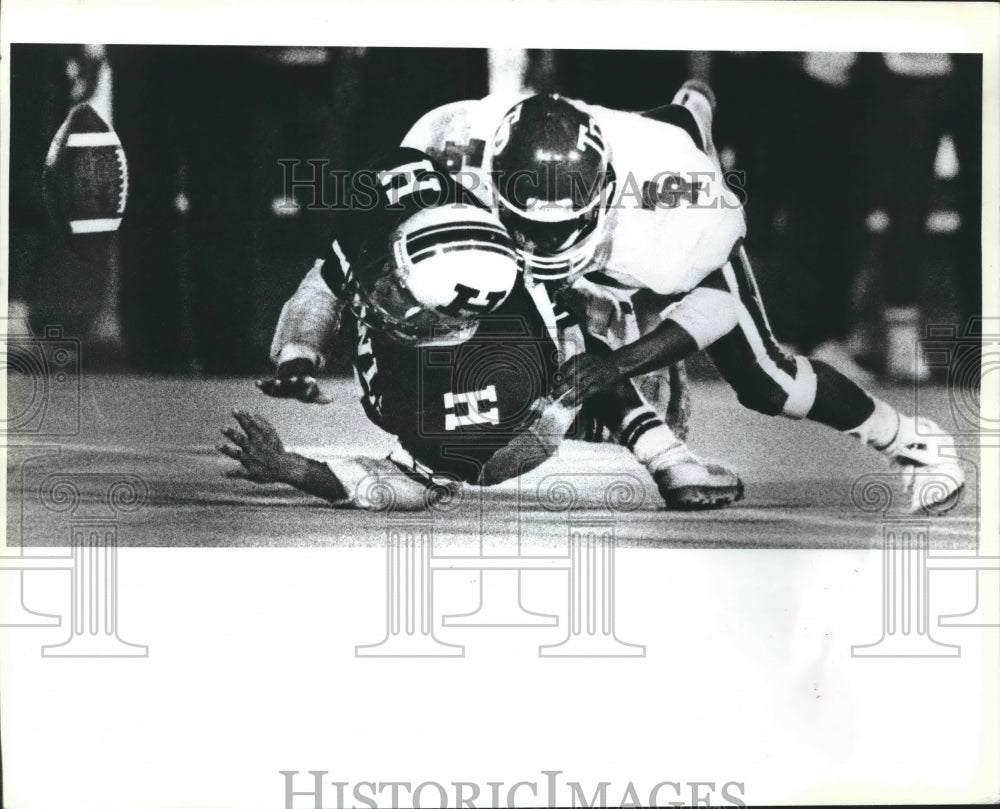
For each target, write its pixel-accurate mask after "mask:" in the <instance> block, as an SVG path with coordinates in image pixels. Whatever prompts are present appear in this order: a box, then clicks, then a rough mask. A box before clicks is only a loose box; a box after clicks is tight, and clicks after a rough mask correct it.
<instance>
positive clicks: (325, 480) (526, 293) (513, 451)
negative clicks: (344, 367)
mask: <svg viewBox="0 0 1000 809" xmlns="http://www.w3.org/2000/svg"><path fill="white" fill-rule="evenodd" d="M352 188H353V189H354V190H355V191H356V192H358V194H357V198H355V199H352V200H351V204H349V205H347V206H345V207H344V209H343V210H341V211H339V212H338V220H337V223H336V228H335V232H336V234H337V238H336V240H334V241H333V243H332V245H331V249H330V252H329V254H328V255H327V257H326V258H325V259H324V260H321V261H317V262H316V264H315V265H314V267H313V268H312V270H310V272H309V273H308V274H307V275H306V277H305V278H304V279H303V281H302V283H301V284H300V286H299V288H298V290H297V291H296V293H295V295H293V297H292V298H291V299H290V300H289V301H288V302H287V303H286V304H285V307H284V309H283V310H282V314H281V317H280V319H279V323H278V327H277V329H276V332H275V335H274V340H273V344H272V351H271V356H272V359H273V360H274V362H275V363H276V365H277V372H276V375H275V376H274V377H273V378H270V379H265V380H261V382H259V383H258V385H259V387H260V388H261V390H262V391H263V392H264V393H266V394H268V395H271V396H279V397H288V398H295V399H298V400H300V401H303V402H314V403H326V402H328V401H329V399H328V398H327V397H325V396H324V394H323V393H322V392H321V391H320V388H319V385H318V383H317V382H316V379H315V376H316V373H317V372H318V370H319V369H321V368H322V365H323V362H324V354H325V351H326V348H327V347H328V346H329V344H330V341H331V337H332V336H333V335H334V334H335V333H336V332H337V330H338V329H339V328H341V322H342V321H343V326H344V327H345V328H350V329H352V330H353V331H354V345H355V350H354V356H353V360H354V368H355V372H356V377H357V381H358V382H359V384H360V387H361V390H362V396H361V402H362V405H363V407H364V409H365V412H366V413H367V415H368V416H369V418H370V419H371V420H372V421H373V422H374V423H375V424H377V425H378V426H380V427H382V428H383V429H384V430H386V431H387V432H389V433H391V434H393V435H395V436H396V437H397V438H398V445H397V446H396V448H395V449H394V450H393V451H392V453H390V455H389V457H388V458H386V459H381V460H375V459H371V458H352V459H342V460H337V461H333V462H330V463H329V464H326V465H323V464H319V463H317V462H314V461H307V460H305V459H296V458H293V459H292V460H289V457H288V456H289V454H288V453H284V451H283V449H282V450H281V451H280V452H279V453H275V451H274V449H273V448H274V447H275V446H278V447H280V441H278V439H277V434H276V432H275V431H274V429H273V428H272V427H270V425H267V424H266V422H264V421H263V419H260V418H259V417H251V416H250V415H248V414H246V413H243V412H239V413H237V414H236V418H237V420H238V421H239V423H240V425H241V427H242V428H243V432H240V431H239V430H236V429H235V428H231V427H230V428H226V430H224V434H225V435H226V436H227V437H228V438H229V439H230V440H231V441H232V442H233V444H234V445H235V446H229V445H223V446H221V447H220V451H221V452H223V453H224V454H226V455H228V456H229V457H232V458H234V459H235V460H239V461H240V462H241V464H242V465H243V468H242V469H241V470H237V472H236V473H234V474H238V475H239V476H242V477H247V478H249V479H251V480H257V481H259V482H269V481H274V480H279V481H284V482H290V483H293V485H298V486H299V487H300V488H303V489H305V490H307V491H311V492H313V493H315V494H318V495H320V496H322V497H324V498H325V499H327V500H331V501H332V502H335V503H340V504H348V505H356V506H361V507H371V506H372V505H373V503H374V501H373V499H372V496H371V495H370V494H369V492H372V491H383V492H384V491H385V489H384V487H382V488H379V487H373V484H375V483H385V482H387V481H389V480H391V481H392V483H393V485H392V490H393V497H394V499H395V501H396V503H397V505H401V504H403V505H407V506H412V507H416V506H418V505H420V504H422V503H423V502H424V501H425V500H426V497H427V493H428V492H431V493H435V492H439V491H441V487H445V488H448V487H451V486H457V485H459V484H460V483H462V482H465V483H473V484H483V485H488V484H492V483H497V482H500V481H502V480H505V479H508V478H511V477H514V476H516V475H518V474H521V473H522V472H524V471H527V470H528V469H531V468H533V467H534V466H537V465H538V464H539V463H541V462H542V461H544V460H545V459H546V458H548V457H549V456H550V455H551V454H552V452H554V451H555V448H556V447H557V446H558V444H559V442H560V441H561V440H562V438H563V437H564V435H565V434H566V432H567V429H568V428H569V427H570V425H571V423H572V421H573V419H574V417H575V416H576V415H577V411H578V410H579V408H567V407H565V406H564V405H563V404H562V403H561V402H558V401H553V399H552V397H551V396H550V392H551V390H552V387H553V386H554V385H556V384H558V383H559V382H560V377H559V375H558V373H557V369H558V367H559V365H560V362H561V361H562V360H563V359H565V356H564V354H563V353H560V351H559V345H558V344H559V343H560V342H562V343H563V348H567V344H566V342H565V341H562V340H561V338H560V335H563V334H565V332H566V329H567V321H568V319H569V318H568V316H567V313H566V312H565V311H562V310H561V309H560V308H559V307H558V306H557V305H555V304H554V303H553V301H552V299H551V298H550V295H549V290H548V289H547V288H546V287H545V286H544V285H540V284H536V285H531V286H530V287H529V286H526V285H525V282H524V277H523V275H522V274H521V273H520V272H519V267H518V265H517V263H516V258H515V251H514V245H513V242H512V241H511V240H510V238H509V236H508V235H507V234H506V231H505V230H504V228H503V227H502V226H501V225H500V224H499V221H498V220H497V219H496V218H495V216H494V215H493V214H492V213H491V212H489V210H488V209H487V207H486V206H485V205H484V204H483V203H482V202H481V201H479V200H477V199H476V198H475V196H474V195H472V194H470V193H469V192H468V191H466V189H464V188H463V187H462V186H461V184H459V183H458V182H456V180H455V179H454V178H453V177H451V176H450V175H449V174H448V173H447V171H446V170H444V169H443V167H441V166H440V164H437V163H435V162H434V161H433V160H431V159H430V158H429V157H428V155H427V154H425V153H423V152H420V151H417V150H413V149H405V148H404V149H399V150H397V151H396V152H395V153H394V154H392V155H390V156H388V157H387V158H386V159H384V160H383V161H381V162H379V163H378V164H376V165H375V166H374V167H373V169H372V170H371V171H369V172H359V173H358V174H356V175H355V176H354V177H353V182H352ZM569 328H571V327H569ZM642 404H643V402H642V400H641V398H640V397H639V396H638V394H637V392H636V390H635V387H634V385H633V383H632V382H631V381H625V382H623V383H622V384H621V385H619V386H616V387H614V388H613V389H612V390H610V391H608V392H607V393H606V394H602V395H599V396H597V397H594V398H593V400H592V401H591V402H589V403H588V408H589V409H590V410H591V411H592V412H591V415H592V417H593V418H596V419H598V420H599V421H600V422H601V424H603V425H605V426H606V427H607V428H608V429H611V430H617V431H618V432H621V433H627V435H625V436H624V437H623V443H625V444H626V445H627V446H629V448H630V449H632V451H633V452H634V454H635V455H636V458H637V459H638V460H639V461H640V462H642V463H644V464H645V465H646V467H647V469H649V471H650V473H651V474H652V475H653V477H654V480H655V481H656V482H657V483H658V484H659V488H660V491H661V493H662V494H663V495H664V499H665V501H666V503H667V505H668V506H671V507H674V508H706V507H707V508H711V507H715V506H718V505H722V504H724V503H728V502H731V501H732V500H733V499H738V498H739V496H740V494H741V487H742V484H741V482H740V481H739V478H738V477H737V476H736V475H734V474H733V473H731V472H730V471H729V470H727V469H725V468H724V467H716V466H715V465H707V464H706V463H705V462H703V461H701V460H700V459H693V458H692V459H689V458H688V457H687V452H686V448H685V447H684V445H683V443H682V442H680V441H678V440H677V439H676V438H675V437H674V436H673V433H671V432H670V431H669V430H668V429H666V428H663V429H658V428H661V427H662V421H661V420H660V419H659V417H657V416H656V415H655V414H653V413H652V412H649V413H646V414H645V415H644V417H642V418H638V419H636V418H633V419H632V421H631V423H630V424H629V425H627V429H626V430H623V422H624V419H625V418H626V416H629V415H631V416H633V417H634V414H635V411H636V408H637V407H639V406H641V405H642ZM662 436H666V437H667V438H668V439H669V440H667V441H663V440H661V437H662ZM257 450H261V451H263V452H264V453H265V454H269V455H268V457H272V456H276V458H277V461H278V462H279V466H280V465H281V464H287V465H288V466H289V467H290V468H289V469H288V470H285V469H283V468H281V469H279V470H278V471H272V470H268V469H265V468H263V466H265V465H266V464H262V463H261V462H260V460H259V459H257V458H256V457H255V455H256V451H257ZM676 455H681V456H682V457H674V456H676ZM665 459H667V461H669V469H667V470H664V469H660V468H658V464H660V465H663V463H664V462H665ZM688 467H690V469H689V468H688ZM706 475H711V476H712V477H711V479H708V480H706Z"/></svg>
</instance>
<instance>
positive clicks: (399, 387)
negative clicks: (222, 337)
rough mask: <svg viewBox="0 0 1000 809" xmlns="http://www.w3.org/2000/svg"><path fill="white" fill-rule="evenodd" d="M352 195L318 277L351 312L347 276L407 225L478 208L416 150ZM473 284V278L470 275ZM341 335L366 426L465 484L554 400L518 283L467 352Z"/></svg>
mask: <svg viewBox="0 0 1000 809" xmlns="http://www.w3.org/2000/svg"><path fill="white" fill-rule="evenodd" d="M386 177H391V182H387V181H386V179H385V178H386ZM351 189H352V190H351V193H352V198H351V200H350V201H349V204H348V205H346V206H344V209H343V210H340V211H338V212H337V213H336V216H335V221H334V236H335V238H334V240H333V241H332V243H331V247H330V252H329V254H328V255H327V258H326V259H325V260H324V263H323V267H322V275H323V279H324V280H325V281H326V283H327V286H329V287H330V289H331V290H332V291H333V293H334V294H335V295H336V296H337V297H338V298H340V299H341V300H344V301H347V302H349V300H350V295H351V277H350V276H351V272H352V270H351V267H352V266H361V265H362V263H363V262H365V261H368V260H370V258H371V255H373V254H378V253H379V251H385V250H386V249H387V247H388V244H389V241H390V239H391V236H392V233H393V231H394V230H395V229H396V228H398V227H399V225H400V224H401V223H403V222H404V221H405V220H406V219H407V218H408V217H410V216H412V215H413V214H414V213H416V212H417V211H419V210H423V209H425V208H428V207H434V206H437V205H443V204H448V203H453V202H462V203H464V204H468V205H472V206H477V207H484V206H483V205H482V203H481V202H479V201H478V200H476V199H475V197H474V196H473V195H471V194H470V193H469V192H468V191H467V190H466V189H464V188H463V187H462V186H460V185H459V184H458V183H457V182H456V181H455V180H454V179H453V178H452V177H451V176H450V175H449V174H448V172H447V170H446V169H445V168H444V167H442V166H441V165H440V164H438V163H436V162H435V161H433V160H432V159H431V158H430V157H428V156H427V155H426V154H425V153H423V152H420V151H417V150H414V149H402V148H401V149H397V150H394V151H393V152H392V153H391V154H389V155H386V156H385V157H384V158H382V159H380V160H378V161H376V162H375V163H373V164H372V167H371V168H370V169H366V170H365V171H363V172H358V173H357V174H356V175H355V176H354V177H353V178H352V182H351ZM469 274H470V278H475V267H474V266H472V267H470V270H469ZM345 328H352V329H354V330H355V333H356V339H355V341H354V345H355V351H354V357H353V362H354V367H355V370H356V371H357V375H358V380H359V381H360V383H361V387H362V390H363V395H362V398H361V403H362V405H363V406H364V409H365V412H366V413H367V414H368V417H369V418H370V419H371V420H372V421H373V422H374V423H375V424H377V425H378V426H379V427H381V428H382V429H383V430H385V431H386V432H389V433H392V434H393V435H395V436H397V437H398V438H399V442H400V444H401V445H402V447H403V448H404V449H405V450H407V451H408V452H409V453H410V455H412V456H413V458H414V459H415V460H416V461H418V462H419V463H421V464H423V465H424V466H426V467H429V468H430V469H431V470H432V471H433V472H434V473H436V474H438V475H447V476H451V477H454V478H457V479H459V480H463V481H467V482H474V481H476V480H477V478H478V477H479V472H480V469H481V468H482V466H483V465H484V464H485V463H486V461H487V460H488V459H489V458H490V457H491V456H492V455H493V454H494V453H495V452H496V451H497V450H498V449H500V448H501V447H504V446H506V444H507V443H508V442H509V441H510V440H511V439H512V438H513V437H514V436H515V435H518V434H520V433H521V432H523V431H524V430H525V429H526V428H527V427H529V426H530V425H531V424H532V423H533V422H534V420H535V419H536V418H537V415H538V414H537V412H536V411H535V410H534V407H533V406H534V405H535V403H536V402H537V400H538V398H539V397H540V396H543V395H545V394H546V393H547V392H548V391H549V390H550V388H551V386H552V375H553V374H554V373H555V371H556V368H557V367H558V360H559V358H558V354H557V347H556V345H555V343H554V342H553V341H552V338H551V337H550V335H549V333H548V330H547V329H546V324H545V321H544V320H543V318H542V316H541V314H539V312H538V309H537V307H536V305H535V302H534V300H533V299H532V297H531V295H530V294H529V293H528V291H527V290H526V289H525V287H524V284H523V281H522V279H521V278H518V281H517V285H516V286H515V288H514V290H513V291H512V292H511V294H510V295H509V296H508V297H507V299H506V301H504V303H503V304H501V305H500V306H499V307H498V308H497V309H495V310H494V311H492V312H491V313H489V314H486V315H484V316H483V317H482V318H481V319H480V321H479V325H478V328H477V329H476V332H475V335H474V336H473V337H472V338H470V339H469V340H467V341H465V342H461V343H454V344H451V345H448V344H441V343H434V344H423V345H421V344H415V343H406V342H401V341H399V340H398V339H394V338H393V337H392V336H391V335H389V334H386V333H382V332H380V331H377V330H375V329H373V328H371V327H370V326H368V325H366V324H365V323H362V322H360V321H359V320H358V319H357V318H356V317H354V316H353V314H351V313H350V312H348V315H347V317H345Z"/></svg>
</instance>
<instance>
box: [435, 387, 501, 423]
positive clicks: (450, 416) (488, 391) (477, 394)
mask: <svg viewBox="0 0 1000 809" xmlns="http://www.w3.org/2000/svg"><path fill="white" fill-rule="evenodd" d="M499 423H500V410H499V408H498V407H497V389H496V387H495V386H494V385H487V386H486V387H485V388H483V389H482V390H476V391H472V392H471V393H452V392H450V391H449V392H448V393H446V394H445V395H444V428H445V429H446V430H457V429H458V428H459V427H472V426H474V425H477V424H499Z"/></svg>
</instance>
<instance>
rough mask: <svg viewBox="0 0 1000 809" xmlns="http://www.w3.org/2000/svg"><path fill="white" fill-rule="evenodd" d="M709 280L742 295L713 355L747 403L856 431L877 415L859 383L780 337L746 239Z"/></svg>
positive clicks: (765, 410) (760, 410) (763, 410)
mask: <svg viewBox="0 0 1000 809" xmlns="http://www.w3.org/2000/svg"><path fill="white" fill-rule="evenodd" d="M703 284H704V285H706V286H710V287H712V288H716V289H722V290H725V291H728V292H729V293H731V294H732V295H733V296H734V297H735V298H736V299H737V302H738V322H737V325H736V328H734V329H733V330H732V331H731V332H729V333H728V334H726V335H725V336H723V337H722V338H720V339H719V340H717V341H716V342H715V343H714V344H712V345H711V346H710V347H709V348H708V354H709V356H710V357H711V358H712V361H713V362H714V363H715V366H716V368H718V369H719V373H720V374H722V377H723V378H724V379H725V380H726V382H728V383H729V385H730V386H731V387H732V388H733V390H734V391H736V396H737V398H738V399H739V401H740V403H741V404H742V405H743V406H744V407H748V408H750V409H751V410H756V411H757V412H758V413H763V414H765V415H768V416H778V415H782V416H787V417H789V418H795V419H801V418H808V419H810V420H812V421H817V422H819V423H821V424H826V425H827V426H829V427H833V428H835V429H837V430H851V429H853V428H855V427H857V426H859V425H860V424H862V423H863V422H864V421H865V420H866V419H867V418H868V417H869V416H870V415H871V414H872V412H873V410H874V409H875V403H874V401H873V400H872V398H871V397H870V396H869V395H868V394H867V393H866V392H865V391H864V390H863V389H862V388H860V387H859V386H858V385H857V384H856V383H854V382H852V381H851V380H850V379H848V378H847V377H846V376H844V375H843V374H841V373H840V372H839V371H837V370H835V369H834V368H832V367H831V366H829V365H827V364H826V363H825V362H822V361H820V360H813V359H807V358H806V357H801V356H793V355H791V354H789V353H788V352H787V351H786V350H785V349H784V348H782V346H781V345H780V344H779V343H778V341H777V340H776V339H775V338H774V334H773V333H772V331H771V325H770V323H769V322H768V318H767V314H766V313H765V311H764V305H763V302H762V301H761V297H760V292H759V291H758V289H757V282H756V281H755V280H754V276H753V270H752V269H751V267H750V260H749V258H748V256H747V253H746V249H745V248H744V246H743V243H742V241H740V242H738V243H737V245H736V247H735V248H734V249H733V252H732V253H731V254H730V258H729V261H727V262H726V264H724V265H723V266H722V267H720V268H719V269H718V270H716V271H715V272H714V273H712V274H711V275H709V276H708V278H706V279H705V281H704V282H703Z"/></svg>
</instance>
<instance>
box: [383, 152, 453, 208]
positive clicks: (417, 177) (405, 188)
mask: <svg viewBox="0 0 1000 809" xmlns="http://www.w3.org/2000/svg"><path fill="white" fill-rule="evenodd" d="M378 181H379V182H380V183H381V184H382V185H383V186H384V188H385V193H386V196H387V197H388V198H389V204H390V205H398V204H399V201H400V200H401V199H402V198H403V197H405V196H407V195H409V194H417V193H420V192H421V191H437V192H440V191H441V180H440V179H439V178H438V176H437V175H436V174H435V173H434V166H432V165H431V162H430V161H429V160H421V161H420V162H418V163H405V164H404V165H402V166H397V167H396V168H394V169H391V170H389V171H383V172H380V173H379V175H378Z"/></svg>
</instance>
